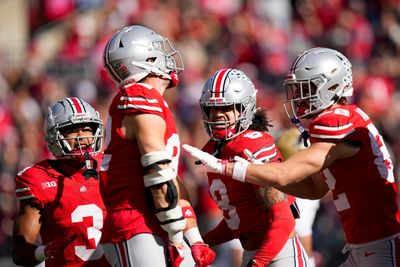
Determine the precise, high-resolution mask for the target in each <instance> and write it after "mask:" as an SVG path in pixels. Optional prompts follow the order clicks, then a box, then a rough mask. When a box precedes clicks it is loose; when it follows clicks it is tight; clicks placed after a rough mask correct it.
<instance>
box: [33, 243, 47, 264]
mask: <svg viewBox="0 0 400 267" xmlns="http://www.w3.org/2000/svg"><path fill="white" fill-rule="evenodd" d="M45 247H46V246H38V247H37V248H36V249H35V253H34V254H35V259H37V260H38V261H40V262H42V261H45V260H46V259H47V257H46V254H45V253H44V248H45Z"/></svg>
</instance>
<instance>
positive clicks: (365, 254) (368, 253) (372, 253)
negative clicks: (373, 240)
mask: <svg viewBox="0 0 400 267" xmlns="http://www.w3.org/2000/svg"><path fill="white" fill-rule="evenodd" d="M374 254H376V252H368V251H365V253H364V256H365V257H368V256H371V255H374Z"/></svg>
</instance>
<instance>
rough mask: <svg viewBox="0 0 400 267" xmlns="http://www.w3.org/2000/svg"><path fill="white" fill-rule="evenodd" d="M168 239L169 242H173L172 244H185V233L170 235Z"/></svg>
mask: <svg viewBox="0 0 400 267" xmlns="http://www.w3.org/2000/svg"><path fill="white" fill-rule="evenodd" d="M168 239H169V242H171V243H172V244H180V243H183V232H182V231H179V232H174V233H172V232H171V233H168Z"/></svg>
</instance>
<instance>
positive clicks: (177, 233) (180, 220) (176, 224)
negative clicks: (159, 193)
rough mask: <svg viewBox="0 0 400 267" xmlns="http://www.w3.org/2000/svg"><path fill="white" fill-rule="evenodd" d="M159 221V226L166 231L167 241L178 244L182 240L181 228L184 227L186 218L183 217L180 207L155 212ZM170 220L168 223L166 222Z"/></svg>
mask: <svg viewBox="0 0 400 267" xmlns="http://www.w3.org/2000/svg"><path fill="white" fill-rule="evenodd" d="M156 216H157V219H158V220H159V221H160V223H161V228H162V229H164V231H166V232H167V233H168V238H169V241H170V242H172V243H174V244H178V243H180V242H182V241H183V229H185V227H186V219H185V218H184V217H183V213H182V208H181V207H180V206H176V207H175V208H173V209H169V210H166V211H161V212H157V213H156ZM168 221H171V222H169V223H166V222H168Z"/></svg>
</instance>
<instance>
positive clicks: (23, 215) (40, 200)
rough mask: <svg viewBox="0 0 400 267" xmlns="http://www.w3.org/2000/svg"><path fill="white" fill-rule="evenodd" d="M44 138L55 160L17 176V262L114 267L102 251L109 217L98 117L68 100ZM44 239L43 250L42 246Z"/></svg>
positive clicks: (53, 114)
mask: <svg viewBox="0 0 400 267" xmlns="http://www.w3.org/2000/svg"><path fill="white" fill-rule="evenodd" d="M44 132H45V135H46V137H45V139H46V142H47V145H48V148H49V150H50V151H51V153H52V154H53V155H54V157H55V158H56V159H47V160H43V161H41V162H39V163H37V164H34V165H32V166H29V167H27V168H25V169H24V170H22V171H20V172H19V173H18V174H17V176H16V195H17V197H18V200H19V206H20V209H19V213H18V216H17V218H16V220H15V224H14V231H13V240H12V257H13V260H14V262H15V263H16V264H17V265H24V266H32V265H35V264H38V263H39V262H42V261H45V266H55V267H59V266H96V267H99V266H110V265H109V264H108V262H107V260H106V258H105V257H104V253H103V250H102V247H101V246H98V244H99V241H100V237H101V229H102V227H103V217H104V215H105V207H104V204H103V201H102V199H101V195H100V190H99V180H98V172H97V170H96V167H97V166H98V161H99V159H100V152H101V145H102V137H103V123H102V121H101V119H100V117H99V114H98V112H97V111H95V110H94V109H93V107H91V106H90V105H89V104H88V103H87V102H85V101H83V100H82V99H79V98H76V97H69V98H65V99H62V100H60V101H57V102H56V103H55V104H54V105H52V106H51V107H49V109H48V112H47V114H46V118H45V123H44ZM39 235H40V238H41V240H42V242H43V245H39V246H37V245H35V242H36V240H37V238H38V236H39Z"/></svg>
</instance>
